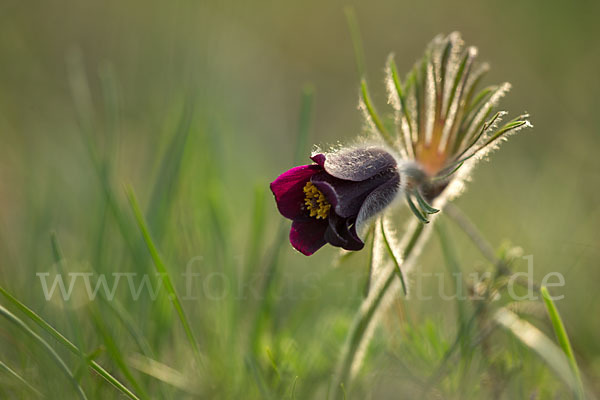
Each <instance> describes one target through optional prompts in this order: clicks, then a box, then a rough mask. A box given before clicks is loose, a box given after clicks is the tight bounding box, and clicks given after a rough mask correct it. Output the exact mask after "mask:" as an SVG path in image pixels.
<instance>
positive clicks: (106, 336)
mask: <svg viewBox="0 0 600 400" xmlns="http://www.w3.org/2000/svg"><path fill="white" fill-rule="evenodd" d="M90 314H91V317H92V321H93V322H94V324H95V326H96V331H97V332H98V333H99V334H100V336H101V337H102V343H104V345H105V346H106V349H107V351H108V354H109V355H110V356H111V358H112V359H113V360H114V361H115V363H116V364H117V367H118V368H119V370H120V371H121V373H122V374H123V376H125V378H127V380H128V381H129V383H131V385H132V386H133V388H134V389H135V390H136V391H137V392H138V393H139V395H140V397H141V398H142V399H150V397H149V396H148V394H147V393H146V391H145V390H144V388H143V387H142V386H141V385H140V384H139V383H138V381H137V379H136V378H135V377H134V376H133V374H132V373H131V370H130V369H129V367H128V366H127V363H126V362H125V359H124V357H123V355H122V352H121V351H120V350H119V347H118V346H117V343H116V341H115V339H114V337H113V335H112V334H111V333H110V332H109V330H108V328H107V327H106V324H105V323H104V320H103V319H102V317H101V315H100V313H99V312H98V311H97V310H96V309H95V307H94V306H93V305H92V306H91V307H90Z"/></svg>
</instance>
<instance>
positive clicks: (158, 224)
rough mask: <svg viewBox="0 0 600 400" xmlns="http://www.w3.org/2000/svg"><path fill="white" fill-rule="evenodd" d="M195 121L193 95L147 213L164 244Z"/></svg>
mask: <svg viewBox="0 0 600 400" xmlns="http://www.w3.org/2000/svg"><path fill="white" fill-rule="evenodd" d="M193 118H194V99H193V97H192V95H189V96H188V97H186V99H185V102H184V104H183V110H182V111H181V116H180V117H179V121H178V123H177V128H176V131H175V134H174V135H173V137H172V138H171V141H170V143H169V145H168V147H167V150H166V151H165V153H164V155H163V157H162V160H161V163H160V168H159V171H158V176H157V177H156V180H155V183H154V187H153V189H152V195H151V197H150V203H149V206H148V209H147V212H146V219H147V220H148V225H149V226H150V228H151V230H152V232H153V233H154V235H156V236H157V237H156V238H155V240H156V241H157V242H158V243H160V240H161V238H162V235H163V234H164V225H165V222H166V219H167V217H168V213H169V206H170V204H171V201H172V200H173V198H174V197H175V194H176V192H177V186H178V183H179V177H180V174H181V171H182V169H183V168H182V165H183V159H184V153H185V149H186V144H187V143H188V138H189V136H190V133H191V131H192V121H193Z"/></svg>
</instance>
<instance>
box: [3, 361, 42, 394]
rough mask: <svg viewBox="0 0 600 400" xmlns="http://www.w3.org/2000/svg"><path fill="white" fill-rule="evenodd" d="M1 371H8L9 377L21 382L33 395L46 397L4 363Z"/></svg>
mask: <svg viewBox="0 0 600 400" xmlns="http://www.w3.org/2000/svg"><path fill="white" fill-rule="evenodd" d="M0 370H4V371H6V372H7V373H8V374H9V375H11V376H12V377H13V378H15V379H16V380H18V381H19V382H21V383H22V384H23V385H24V386H25V387H26V388H27V389H29V390H31V391H32V392H33V393H35V394H36V396H38V397H42V398H43V397H44V395H43V394H42V393H40V391H39V390H37V389H36V388H34V387H33V386H32V385H31V384H30V383H29V382H27V381H26V380H25V379H24V378H23V377H22V376H21V375H19V374H18V373H17V372H15V371H14V370H13V369H12V368H11V367H9V366H8V365H6V364H4V363H3V362H2V361H0Z"/></svg>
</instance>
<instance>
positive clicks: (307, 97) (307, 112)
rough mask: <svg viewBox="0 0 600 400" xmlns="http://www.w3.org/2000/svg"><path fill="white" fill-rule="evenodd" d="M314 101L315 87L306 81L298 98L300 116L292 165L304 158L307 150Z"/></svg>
mask: <svg viewBox="0 0 600 400" xmlns="http://www.w3.org/2000/svg"><path fill="white" fill-rule="evenodd" d="M314 101H315V88H314V86H313V85H312V84H310V83H307V84H305V85H304V87H303V88H302V97H301V99H300V117H299V121H298V135H297V137H296V154H295V156H294V165H298V164H300V163H302V161H303V160H305V159H306V153H307V152H308V138H309V135H310V128H311V125H312V119H313V104H314Z"/></svg>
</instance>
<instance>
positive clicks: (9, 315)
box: [0, 306, 87, 400]
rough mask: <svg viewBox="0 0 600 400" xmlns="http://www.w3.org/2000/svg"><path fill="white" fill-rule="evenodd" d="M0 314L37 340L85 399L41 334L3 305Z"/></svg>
mask: <svg viewBox="0 0 600 400" xmlns="http://www.w3.org/2000/svg"><path fill="white" fill-rule="evenodd" d="M0 315H2V316H3V317H4V318H6V319H7V320H9V321H10V322H12V323H13V324H15V325H16V326H17V327H18V328H19V329H21V330H22V331H23V332H24V333H26V334H27V335H29V336H30V337H31V338H33V339H34V340H35V341H36V342H38V343H39V344H40V345H41V346H42V347H43V348H44V349H45V350H46V352H47V353H48V354H49V355H50V357H51V358H52V360H53V361H54V362H55V363H56V365H58V367H59V368H60V370H61V371H62V372H63V373H64V374H65V376H66V377H67V379H68V380H69V382H70V383H71V385H72V386H73V389H74V390H75V392H76V393H77V396H78V397H79V398H80V399H82V400H86V399H87V397H86V395H85V393H84V392H83V389H82V388H81V386H79V382H77V380H76V379H75V377H74V376H73V374H72V373H71V370H70V369H69V367H68V366H67V364H66V363H65V362H64V360H63V359H62V358H61V357H60V356H59V355H58V353H57V352H56V351H55V350H54V349H53V348H52V346H50V345H49V344H48V342H46V341H45V340H44V339H43V338H42V337H41V336H39V335H38V334H37V333H35V332H34V331H33V330H31V328H30V327H29V326H27V324H25V322H23V321H22V320H21V319H20V318H19V317H17V316H16V315H14V314H13V313H11V312H10V311H8V310H7V309H6V308H4V307H3V306H0Z"/></svg>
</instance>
